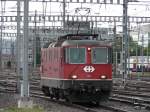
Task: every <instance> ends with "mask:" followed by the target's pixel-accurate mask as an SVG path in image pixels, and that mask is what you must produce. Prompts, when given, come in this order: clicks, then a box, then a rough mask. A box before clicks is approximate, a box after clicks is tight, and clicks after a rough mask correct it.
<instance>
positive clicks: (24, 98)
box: [18, 0, 33, 108]
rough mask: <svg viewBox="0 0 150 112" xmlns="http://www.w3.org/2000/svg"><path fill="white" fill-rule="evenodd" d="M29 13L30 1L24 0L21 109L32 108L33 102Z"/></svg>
mask: <svg viewBox="0 0 150 112" xmlns="http://www.w3.org/2000/svg"><path fill="white" fill-rule="evenodd" d="M28 12H29V0H24V32H23V33H24V36H23V55H22V58H23V80H22V81H21V82H22V83H21V99H20V100H19V101H18V107H19V108H32V107H33V102H32V100H30V98H29V81H28V80H29V79H28V37H29V35H28Z"/></svg>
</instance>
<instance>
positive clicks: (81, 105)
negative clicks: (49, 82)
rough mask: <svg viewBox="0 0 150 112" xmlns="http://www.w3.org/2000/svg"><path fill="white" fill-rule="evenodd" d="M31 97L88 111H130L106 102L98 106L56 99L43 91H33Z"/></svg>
mask: <svg viewBox="0 0 150 112" xmlns="http://www.w3.org/2000/svg"><path fill="white" fill-rule="evenodd" d="M30 95H31V97H37V98H42V99H44V100H49V101H51V102H54V103H58V104H61V105H64V106H70V107H72V108H78V109H81V110H84V111H87V112H100V111H102V110H107V112H108V111H110V112H130V111H129V110H124V109H120V108H117V107H113V106H108V105H104V104H100V105H99V106H98V107H95V106H92V107H91V106H90V107H89V106H87V105H83V104H75V103H68V102H65V101H64V100H59V101H58V100H55V99H50V98H49V97H46V96H44V95H43V94H42V93H36V92H31V94H30Z"/></svg>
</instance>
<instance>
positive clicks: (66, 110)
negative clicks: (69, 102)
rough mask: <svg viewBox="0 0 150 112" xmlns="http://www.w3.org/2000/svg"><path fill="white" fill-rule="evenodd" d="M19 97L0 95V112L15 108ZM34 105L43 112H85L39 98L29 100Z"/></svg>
mask: <svg viewBox="0 0 150 112" xmlns="http://www.w3.org/2000/svg"><path fill="white" fill-rule="evenodd" d="M19 96H20V95H17V94H10V93H0V112H2V110H3V109H4V108H8V107H12V106H17V101H18V99H19ZM31 99H32V100H33V103H34V104H35V105H39V106H40V107H42V108H44V110H45V112H85V111H83V110H80V109H76V108H71V107H67V106H62V105H60V104H57V103H53V102H50V101H46V100H43V99H40V98H31Z"/></svg>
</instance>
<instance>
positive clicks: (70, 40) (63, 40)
mask: <svg viewBox="0 0 150 112" xmlns="http://www.w3.org/2000/svg"><path fill="white" fill-rule="evenodd" d="M85 45H88V46H111V43H110V42H106V41H104V40H98V34H67V35H65V36H61V37H59V38H58V40H57V41H56V42H51V43H49V46H47V45H46V46H45V48H48V47H65V46H85Z"/></svg>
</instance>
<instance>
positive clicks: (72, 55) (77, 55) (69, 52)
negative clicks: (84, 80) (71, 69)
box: [66, 48, 86, 64]
mask: <svg viewBox="0 0 150 112" xmlns="http://www.w3.org/2000/svg"><path fill="white" fill-rule="evenodd" d="M85 53H86V52H85V48H67V49H66V61H67V62H68V63H71V64H84V63H85Z"/></svg>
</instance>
